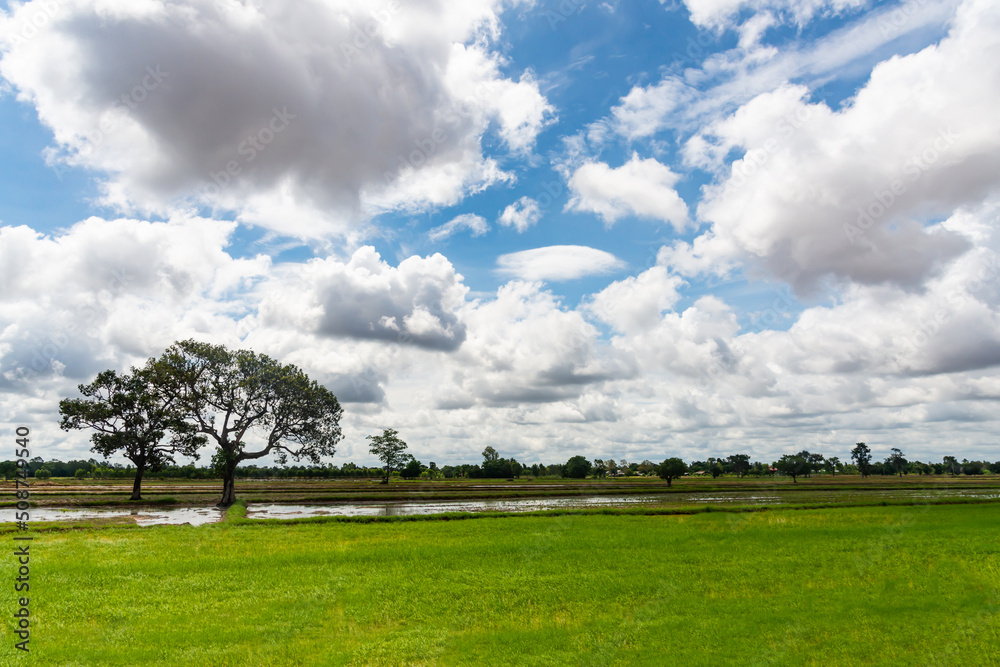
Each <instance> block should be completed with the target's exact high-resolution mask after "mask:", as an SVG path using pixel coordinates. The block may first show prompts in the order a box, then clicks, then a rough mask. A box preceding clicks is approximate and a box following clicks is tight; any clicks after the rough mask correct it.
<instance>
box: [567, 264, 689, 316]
mask: <svg viewBox="0 0 1000 667" xmlns="http://www.w3.org/2000/svg"><path fill="white" fill-rule="evenodd" d="M682 285H684V281H683V280H682V279H681V278H679V277H677V276H673V275H670V273H669V272H668V271H667V268H666V267H664V266H654V267H652V268H650V269H647V270H646V271H643V272H642V273H640V274H639V275H638V276H629V277H628V278H625V279H624V280H619V281H616V282H613V283H611V284H610V285H608V286H607V287H605V288H604V289H603V290H601V291H600V292H598V293H597V294H595V295H594V296H593V298H592V299H591V301H590V303H589V304H588V305H587V309H588V310H589V311H590V312H591V313H593V314H594V315H595V316H596V317H597V318H599V319H601V320H602V321H604V322H607V323H608V324H611V325H613V326H614V327H615V328H616V329H617V330H618V331H623V332H638V331H642V330H645V329H649V328H650V327H652V326H654V325H656V324H657V323H658V322H659V321H660V319H661V317H662V315H663V312H664V311H666V310H668V309H670V308H672V307H673V306H674V304H676V303H677V301H678V300H679V299H680V294H679V293H678V289H679V288H680V287H681V286H682Z"/></svg>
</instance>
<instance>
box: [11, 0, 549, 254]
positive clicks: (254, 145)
mask: <svg viewBox="0 0 1000 667" xmlns="http://www.w3.org/2000/svg"><path fill="white" fill-rule="evenodd" d="M43 4H44V2H42V1H41V0H36V1H35V2H29V3H26V4H24V5H20V6H15V7H13V8H12V10H11V12H10V13H9V14H5V15H3V17H2V20H3V23H4V25H5V26H17V25H20V24H21V23H23V22H24V21H25V20H27V19H28V18H30V17H31V16H33V15H34V14H35V13H38V12H39V11H41V5H43ZM446 4H448V5H449V6H447V7H441V6H439V3H389V4H386V5H385V6H381V7H380V6H373V5H371V4H370V3H367V2H362V1H360V0H357V1H349V2H342V3H335V4H330V3H326V2H320V1H319V0H308V1H305V2H297V3H295V4H294V5H291V6H290V5H288V4H287V3H284V2H280V1H278V0H264V1H263V2H256V3H252V4H244V3H240V2H235V1H230V0H225V1H223V2H218V1H215V0H192V1H191V2H187V3H183V4H178V3H98V2H84V1H82V0H81V1H79V2H64V3H60V9H59V11H58V12H56V13H55V14H54V15H53V16H52V18H51V20H50V21H49V24H48V25H47V26H46V27H45V29H44V30H39V31H38V34H37V35H35V36H34V37H33V38H32V39H30V40H23V39H22V40H10V39H8V40H7V41H6V42H4V44H3V47H2V51H3V58H2V61H0V73H2V75H3V77H4V78H5V79H6V80H7V81H9V82H10V83H11V84H12V85H13V86H14V87H15V88H16V90H17V91H18V95H19V97H20V98H21V99H22V100H25V101H28V102H30V103H32V104H33V105H34V106H35V108H36V109H37V111H38V115H39V118H40V120H41V121H42V123H44V124H45V125H46V126H48V127H49V128H50V129H51V130H52V132H53V134H54V145H53V147H52V151H51V152H50V159H51V160H52V162H53V163H56V164H69V165H74V166H79V167H85V168H88V169H93V170H96V171H98V172H99V173H100V174H102V176H101V178H102V186H103V189H104V195H105V201H106V203H110V204H113V205H117V206H120V207H123V208H131V207H136V206H137V207H139V208H140V209H142V210H150V211H158V212H162V211H165V210H170V208H171V207H172V206H175V205H178V204H179V203H184V202H192V203H204V204H208V205H210V206H214V207H218V208H221V209H225V210H232V211H236V212H237V213H238V214H240V215H241V218H240V219H241V220H245V221H247V222H252V223H255V224H260V225H263V226H266V227H270V228H272V229H278V230H280V231H288V230H289V228H290V233H292V234H297V235H300V236H323V235H325V234H331V233H337V234H348V233H349V232H350V231H351V230H352V229H353V228H354V227H355V226H356V225H357V223H358V221H359V220H361V219H363V215H362V213H361V211H362V210H365V211H370V210H371V209H372V208H373V207H374V208H376V209H379V208H383V209H384V208H395V207H398V206H407V207H412V206H420V205H436V204H442V203H452V202H454V201H456V200H457V199H459V198H461V197H462V196H463V195H464V194H466V193H467V192H471V191H476V190H477V189H479V188H482V187H486V186H488V185H489V184H491V183H493V182H496V181H498V180H504V179H505V178H506V176H505V175H504V174H503V173H502V171H500V170H499V169H498V168H497V166H496V162H495V160H493V159H492V157H488V156H485V155H484V154H483V149H482V146H481V143H480V140H481V138H482V137H483V135H484V134H485V133H486V132H487V131H488V129H489V127H490V124H491V123H495V124H496V127H497V131H498V133H499V136H500V139H501V140H502V141H503V142H504V144H505V145H506V146H507V148H508V149H509V150H511V151H516V152H524V151H527V150H530V148H531V146H532V145H533V142H534V139H535V136H536V135H537V133H538V132H539V131H541V129H542V128H543V127H544V126H545V124H546V123H547V122H548V121H549V119H550V115H551V107H550V106H549V105H548V103H547V102H546V101H545V99H544V97H543V96H542V95H541V93H540V92H539V90H538V84H537V82H536V81H535V80H534V78H533V76H532V75H531V74H530V72H529V73H525V74H523V75H522V76H521V77H520V78H519V79H518V80H517V81H512V80H508V79H506V78H505V77H504V76H503V75H502V74H501V73H500V70H499V66H500V62H501V60H500V56H499V55H497V54H496V53H494V52H493V51H491V50H490V47H489V44H490V43H491V41H492V40H493V39H495V38H496V37H497V36H498V35H499V32H498V31H499V21H498V12H500V11H501V9H502V5H501V3H500V2H499V1H494V0H475V1H473V2H465V1H463V2H454V3H446ZM3 32H4V33H8V31H7V30H6V29H5V30H3ZM415 185H416V186H419V187H414V186H415ZM286 216H287V217H286ZM296 218H298V219H301V218H306V219H308V220H309V224H294V223H292V222H290V221H291V220H294V219H296Z"/></svg>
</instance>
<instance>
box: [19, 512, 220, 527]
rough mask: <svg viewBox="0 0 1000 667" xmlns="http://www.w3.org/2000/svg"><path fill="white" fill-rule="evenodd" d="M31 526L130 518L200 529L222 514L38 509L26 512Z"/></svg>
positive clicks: (143, 523)
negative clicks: (38, 522)
mask: <svg viewBox="0 0 1000 667" xmlns="http://www.w3.org/2000/svg"><path fill="white" fill-rule="evenodd" d="M29 514H30V519H29V521H30V522H35V521H88V520H94V519H111V518H116V517H126V518H128V517H130V518H131V519H132V520H134V521H135V522H136V523H137V524H139V525H140V526H154V525H157V524H175V525H179V524H184V523H189V524H191V525H192V526H199V525H201V524H203V523H215V522H216V521H221V520H222V517H223V512H222V510H219V509H216V508H214V507H170V508H138V507H137V508H129V509H105V508H76V507H75V508H62V507H39V508H32V509H31V510H29ZM13 520H14V510H13V509H5V510H3V511H2V512H0V521H13Z"/></svg>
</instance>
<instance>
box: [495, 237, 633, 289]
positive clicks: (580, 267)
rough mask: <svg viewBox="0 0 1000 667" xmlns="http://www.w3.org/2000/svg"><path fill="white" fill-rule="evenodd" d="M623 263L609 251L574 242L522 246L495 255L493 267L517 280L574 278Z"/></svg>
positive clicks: (607, 270) (610, 270) (620, 266)
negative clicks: (530, 248)
mask: <svg viewBox="0 0 1000 667" xmlns="http://www.w3.org/2000/svg"><path fill="white" fill-rule="evenodd" d="M624 266H625V264H624V263H623V262H622V261H621V260H620V259H618V258H617V257H615V256H614V255H612V254H611V253H609V252H605V251H603V250H597V249H596V248H589V247H587V246H578V245H554V246H546V247H544V248H534V249H532V250H522V251H520V252H512V253H509V254H506V255H500V257H498V258H497V270H498V271H499V272H500V273H502V274H505V275H508V276H514V277H516V278H520V279H521V280H550V281H561V280H575V279H577V278H582V277H584V276H592V275H600V274H603V273H611V272H613V271H617V270H619V269H622V268H623V267H624Z"/></svg>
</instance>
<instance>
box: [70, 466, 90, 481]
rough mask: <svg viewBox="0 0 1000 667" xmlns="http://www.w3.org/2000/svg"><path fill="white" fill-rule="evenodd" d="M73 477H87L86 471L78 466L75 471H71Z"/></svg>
mask: <svg viewBox="0 0 1000 667" xmlns="http://www.w3.org/2000/svg"><path fill="white" fill-rule="evenodd" d="M73 477H76V478H77V479H87V471H86V470H84V469H83V468H78V469H77V471H76V472H75V473H73Z"/></svg>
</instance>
